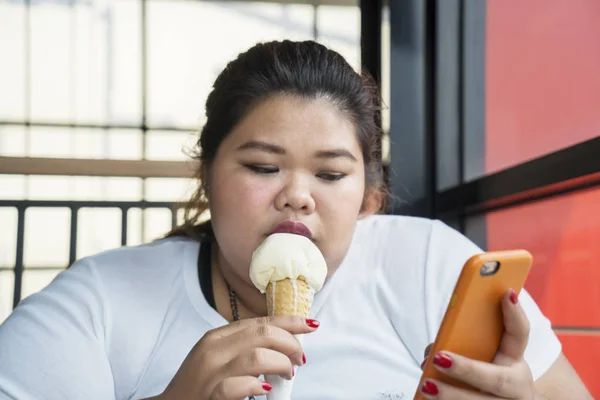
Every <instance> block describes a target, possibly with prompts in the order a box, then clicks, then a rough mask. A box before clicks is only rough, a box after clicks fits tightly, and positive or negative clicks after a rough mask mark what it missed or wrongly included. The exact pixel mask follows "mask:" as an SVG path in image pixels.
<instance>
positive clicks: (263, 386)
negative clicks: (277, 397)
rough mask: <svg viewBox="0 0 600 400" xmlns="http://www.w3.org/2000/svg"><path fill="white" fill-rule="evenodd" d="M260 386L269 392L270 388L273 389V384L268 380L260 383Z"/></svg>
mask: <svg viewBox="0 0 600 400" xmlns="http://www.w3.org/2000/svg"><path fill="white" fill-rule="evenodd" d="M262 388H263V389H264V390H266V391H267V392H270V391H271V389H273V385H271V384H270V383H269V382H265V383H263V384H262Z"/></svg>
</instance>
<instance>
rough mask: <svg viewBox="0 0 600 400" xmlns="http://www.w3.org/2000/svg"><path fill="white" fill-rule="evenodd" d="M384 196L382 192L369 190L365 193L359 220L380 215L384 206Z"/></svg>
mask: <svg viewBox="0 0 600 400" xmlns="http://www.w3.org/2000/svg"><path fill="white" fill-rule="evenodd" d="M383 196H384V194H383V193H382V192H381V191H380V190H373V189H371V190H367V191H366V192H365V198H364V199H363V204H362V207H361V209H360V213H359V214H358V219H363V218H366V217H369V216H371V215H373V214H376V213H378V212H379V211H380V210H381V207H382V206H383V200H384V199H383Z"/></svg>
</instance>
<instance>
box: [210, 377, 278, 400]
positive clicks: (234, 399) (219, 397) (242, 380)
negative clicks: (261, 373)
mask: <svg viewBox="0 0 600 400" xmlns="http://www.w3.org/2000/svg"><path fill="white" fill-rule="evenodd" d="M271 389H272V386H271V384H270V383H268V382H263V381H261V380H260V379H258V378H255V377H253V376H234V377H231V378H227V379H224V380H222V381H221V382H219V384H218V385H217V386H215V389H214V390H213V392H212V394H211V396H210V400H239V399H245V398H246V397H249V396H262V395H265V394H267V393H269V391H270V390H271Z"/></svg>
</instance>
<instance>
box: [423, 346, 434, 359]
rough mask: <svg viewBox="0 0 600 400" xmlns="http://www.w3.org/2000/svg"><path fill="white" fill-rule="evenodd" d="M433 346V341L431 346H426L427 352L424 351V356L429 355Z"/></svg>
mask: <svg viewBox="0 0 600 400" xmlns="http://www.w3.org/2000/svg"><path fill="white" fill-rule="evenodd" d="M432 347H433V343H431V344H430V345H429V346H427V347H425V352H424V355H423V358H427V357H429V353H431V348H432Z"/></svg>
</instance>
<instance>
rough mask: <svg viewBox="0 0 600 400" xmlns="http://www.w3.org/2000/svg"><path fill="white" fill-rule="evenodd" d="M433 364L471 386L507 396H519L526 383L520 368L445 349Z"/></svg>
mask: <svg viewBox="0 0 600 400" xmlns="http://www.w3.org/2000/svg"><path fill="white" fill-rule="evenodd" d="M433 366H434V367H435V368H436V369H437V370H438V371H440V372H442V373H444V374H445V375H447V376H449V377H451V378H455V379H457V380H459V381H462V382H464V383H466V384H468V385H469V386H471V387H474V388H476V389H479V390H482V391H483V392H486V393H491V394H494V395H496V396H500V397H505V398H517V397H518V396H519V394H520V393H521V390H522V388H521V387H522V386H523V384H524V382H523V379H522V375H523V374H521V373H520V370H519V369H518V368H513V367H508V366H503V365H495V364H491V363H486V362H482V361H477V360H472V359H469V358H466V357H463V356H461V355H458V354H454V353H450V352H445V351H444V352H439V353H437V354H436V355H435V356H433Z"/></svg>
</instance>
